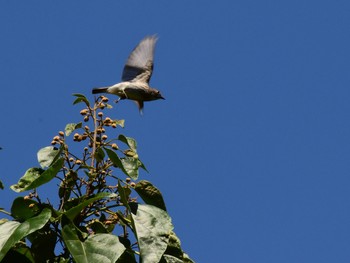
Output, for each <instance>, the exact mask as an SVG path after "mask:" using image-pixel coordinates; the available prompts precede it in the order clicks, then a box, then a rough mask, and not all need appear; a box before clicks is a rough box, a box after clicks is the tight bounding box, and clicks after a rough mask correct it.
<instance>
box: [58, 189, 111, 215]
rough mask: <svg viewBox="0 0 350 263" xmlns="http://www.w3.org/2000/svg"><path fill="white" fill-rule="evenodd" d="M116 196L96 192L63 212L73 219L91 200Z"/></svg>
mask: <svg viewBox="0 0 350 263" xmlns="http://www.w3.org/2000/svg"><path fill="white" fill-rule="evenodd" d="M115 197H117V195H116V194H114V193H112V194H111V193H98V194H96V195H94V196H92V197H90V198H89V199H86V200H85V201H82V202H79V204H78V205H77V206H74V207H73V208H71V209H69V210H68V211H67V212H65V213H64V214H65V215H66V216H67V217H68V218H69V219H70V220H73V219H74V218H75V217H76V216H77V215H78V214H79V213H80V212H81V211H82V210H83V209H84V208H85V207H86V206H88V205H90V204H92V203H93V202H95V201H97V200H100V199H103V198H115Z"/></svg>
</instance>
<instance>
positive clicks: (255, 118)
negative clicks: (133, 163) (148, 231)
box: [0, 0, 350, 263]
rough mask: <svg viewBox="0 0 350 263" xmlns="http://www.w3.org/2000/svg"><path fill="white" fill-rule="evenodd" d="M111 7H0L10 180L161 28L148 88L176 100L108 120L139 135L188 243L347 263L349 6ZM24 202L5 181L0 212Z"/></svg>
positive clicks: (130, 107)
mask: <svg viewBox="0 0 350 263" xmlns="http://www.w3.org/2000/svg"><path fill="white" fill-rule="evenodd" d="M102 2H103V3H102ZM102 2H101V3H100V2H99V3H98V4H97V2H96V1H1V3H0V32H1V41H0V57H1V58H0V76H1V88H0V92H1V103H0V112H1V123H2V127H1V129H0V146H2V147H3V150H1V151H0V165H1V174H0V177H1V179H2V180H3V181H4V183H5V184H6V186H7V187H8V186H9V185H11V184H13V183H16V182H17V180H18V179H19V178H20V177H21V176H22V175H23V173H24V172H25V170H26V169H27V168H29V167H33V166H37V165H38V164H37V161H36V152H37V150H39V149H40V148H41V147H44V146H47V145H49V143H50V141H51V138H52V137H53V136H54V135H56V133H57V132H58V131H59V130H62V129H63V128H64V126H65V124H66V123H69V122H77V121H79V120H80V116H79V111H80V109H81V107H80V106H72V101H73V97H72V96H71V94H72V93H84V94H86V95H88V96H89V97H90V98H92V95H91V94H90V93H91V89H92V88H93V87H97V86H103V85H109V84H114V83H116V82H118V81H119V80H120V77H121V71H122V68H123V65H124V62H125V60H126V58H127V56H128V55H129V52H130V51H131V50H132V49H133V48H134V46H135V45H136V44H137V43H138V42H139V41H140V40H141V39H142V38H143V37H144V36H145V35H149V34H155V33H157V34H158V36H159V42H158V45H157V48H156V54H155V68H154V74H153V77H152V80H151V84H152V86H154V87H156V88H158V89H160V90H161V91H162V93H163V95H164V96H165V97H166V100H165V101H155V102H151V103H146V104H145V111H144V115H143V116H140V115H139V114H138V111H137V108H136V106H135V105H134V104H133V103H132V102H130V101H122V102H121V103H120V104H118V105H116V106H115V107H114V109H113V111H111V113H110V115H111V117H113V118H120V119H126V128H125V129H124V130H123V131H122V133H124V134H126V135H128V136H131V137H134V138H135V139H136V140H137V141H138V145H139V154H140V157H141V159H142V160H143V162H144V163H145V164H146V166H147V168H148V169H149V171H150V174H146V173H142V174H141V179H147V180H150V181H152V182H153V183H154V184H155V185H157V186H158V187H159V188H160V189H161V190H162V192H163V194H164V196H165V200H166V203H167V206H168V210H169V213H170V215H171V216H172V219H173V222H174V225H175V231H176V233H177V234H178V236H179V237H180V238H181V240H182V244H183V249H184V250H185V251H186V252H187V253H188V254H189V255H190V256H191V257H192V258H193V259H194V260H196V261H197V262H209V263H211V262H244V263H250V262H258V263H262V262H266V263H272V262H276V263H280V262H285V263H292V262H293V263H294V262H297V263H300V262H307V263H308V262H317V263H323V262H324V263H329V262H337V263H342V262H344V263H345V262H349V261H350V248H349V247H350V173H349V170H350V165H349V164H350V148H349V147H350V102H349V99H350V74H349V70H350V48H349V47H350V2H349V1H322V0H321V1H258V0H255V1H254V0H251V1H231V0H227V1H170V2H169V1H147V3H146V1H102ZM51 187H52V189H55V183H52V184H51ZM42 194H43V195H45V193H42ZM14 196H15V195H14V194H12V193H11V191H10V190H6V191H0V200H1V204H0V206H5V207H8V206H9V204H8V203H9V202H10V200H12V199H13V198H14Z"/></svg>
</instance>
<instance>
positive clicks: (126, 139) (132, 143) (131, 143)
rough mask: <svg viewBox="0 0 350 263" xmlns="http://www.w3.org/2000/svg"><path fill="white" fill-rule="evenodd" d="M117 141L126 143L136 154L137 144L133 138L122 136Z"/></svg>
mask: <svg viewBox="0 0 350 263" xmlns="http://www.w3.org/2000/svg"><path fill="white" fill-rule="evenodd" d="M118 140H119V141H122V142H124V143H126V144H127V145H128V146H129V147H130V149H131V150H133V151H134V152H135V153H136V148H137V143H136V141H135V140H134V139H133V138H130V137H126V136H124V135H122V134H120V135H119V136H118Z"/></svg>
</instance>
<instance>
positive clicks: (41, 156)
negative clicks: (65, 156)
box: [37, 146, 61, 168]
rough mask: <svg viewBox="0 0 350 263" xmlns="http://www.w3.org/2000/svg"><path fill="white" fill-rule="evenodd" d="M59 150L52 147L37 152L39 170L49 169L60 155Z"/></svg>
mask: <svg viewBox="0 0 350 263" xmlns="http://www.w3.org/2000/svg"><path fill="white" fill-rule="evenodd" d="M60 153H61V149H57V148H56V147H53V146H47V147H44V148H42V149H40V150H39V151H38V154H37V156H38V162H39V164H40V166H41V168H45V167H49V166H50V165H51V164H53V163H54V161H56V159H57V157H58V156H59V155H60Z"/></svg>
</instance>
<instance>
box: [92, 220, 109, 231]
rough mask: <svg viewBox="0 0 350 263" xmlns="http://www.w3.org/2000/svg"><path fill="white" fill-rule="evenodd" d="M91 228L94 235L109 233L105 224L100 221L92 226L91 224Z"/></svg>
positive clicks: (94, 222)
mask: <svg viewBox="0 0 350 263" xmlns="http://www.w3.org/2000/svg"><path fill="white" fill-rule="evenodd" d="M89 228H91V230H92V231H94V233H102V234H104V233H108V231H107V229H106V227H105V226H104V224H103V223H102V222H100V221H98V220H97V219H96V220H94V221H93V222H92V223H91V224H89Z"/></svg>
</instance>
